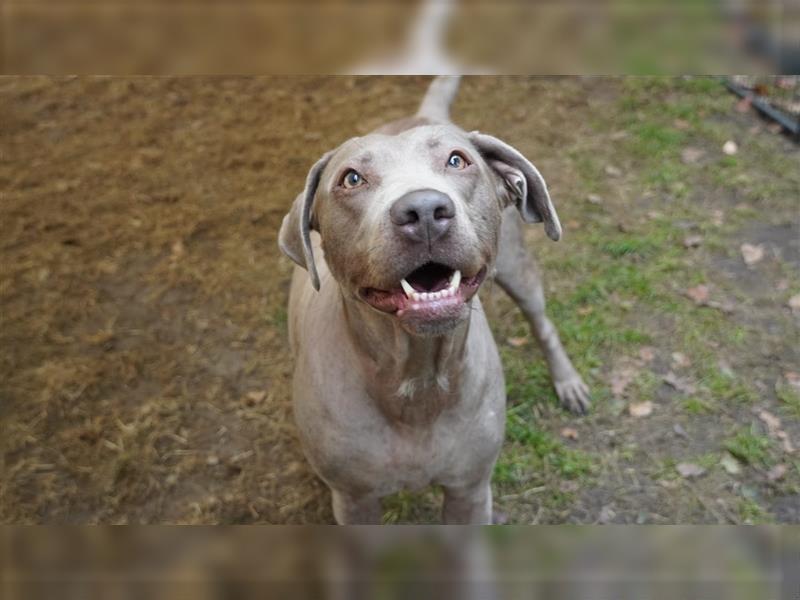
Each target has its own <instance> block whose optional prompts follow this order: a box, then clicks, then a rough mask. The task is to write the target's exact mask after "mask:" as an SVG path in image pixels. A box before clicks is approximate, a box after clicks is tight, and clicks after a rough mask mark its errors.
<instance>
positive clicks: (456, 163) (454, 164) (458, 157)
mask: <svg viewBox="0 0 800 600" xmlns="http://www.w3.org/2000/svg"><path fill="white" fill-rule="evenodd" d="M467 165H469V163H468V162H467V159H466V158H464V155H463V154H461V152H453V153H452V154H451V155H450V158H448V159H447V166H448V167H450V168H452V169H464V168H466V167H467Z"/></svg>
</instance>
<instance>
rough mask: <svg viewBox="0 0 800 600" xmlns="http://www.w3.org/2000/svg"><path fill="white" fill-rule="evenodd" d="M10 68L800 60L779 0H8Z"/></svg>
mask: <svg viewBox="0 0 800 600" xmlns="http://www.w3.org/2000/svg"><path fill="white" fill-rule="evenodd" d="M0 65H2V70H3V72H5V73H49V74H57V73H60V74H73V73H106V74H137V73H138V74H145V73H147V74H206V73H231V74H236V73H273V74H275V73H342V72H358V73H381V74H390V73H413V74H421V73H444V72H459V73H483V72H495V73H517V74H523V73H553V74H556V73H557V74H568V73H569V74H585V73H647V74H658V73H673V74H676V73H778V74H792V73H797V72H798V71H800V7H798V4H797V3H796V2H783V1H782V0H767V1H762V0H700V1H697V0H679V1H666V0H658V1H655V0H649V1H646V2H628V1H622V0H603V1H601V2H577V1H570V2H549V1H532V0H502V1H500V2H496V1H493V0H492V1H487V0H405V1H404V2H387V1H382V0H379V1H372V2H370V1H363V0H305V1H302V2H280V1H274V0H263V1H257V0H256V1H247V2H222V1H214V0H211V1H193V0H189V1H182V2H166V1H158V0H154V1H149V2H125V1H122V2H116V1H115V2H93V1H87V0H67V1H63V0H37V1H35V2H31V1H30V0H6V2H5V3H4V7H3V44H2V62H0Z"/></svg>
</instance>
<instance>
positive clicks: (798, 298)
mask: <svg viewBox="0 0 800 600" xmlns="http://www.w3.org/2000/svg"><path fill="white" fill-rule="evenodd" d="M788 304H789V308H791V309H792V312H800V294H795V295H794V296H792V297H791V298H789V303H788Z"/></svg>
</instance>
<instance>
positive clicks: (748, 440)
mask: <svg viewBox="0 0 800 600" xmlns="http://www.w3.org/2000/svg"><path fill="white" fill-rule="evenodd" d="M770 446H771V442H770V440H769V438H767V437H764V436H763V435H760V434H758V433H757V432H756V431H755V428H752V427H751V429H750V431H743V430H742V431H739V432H738V433H737V434H736V435H734V436H733V437H731V438H728V439H727V440H725V442H724V448H725V449H726V450H727V451H728V452H730V453H731V454H732V455H733V456H735V457H736V458H738V459H739V460H740V461H742V462H744V463H747V464H749V465H766V464H768V462H769V457H770V456H769V450H770Z"/></svg>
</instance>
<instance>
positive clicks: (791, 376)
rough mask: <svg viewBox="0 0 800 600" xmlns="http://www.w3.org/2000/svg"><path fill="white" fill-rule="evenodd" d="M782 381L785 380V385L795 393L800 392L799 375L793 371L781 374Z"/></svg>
mask: <svg viewBox="0 0 800 600" xmlns="http://www.w3.org/2000/svg"><path fill="white" fill-rule="evenodd" d="M783 377H784V379H786V383H788V384H789V385H790V386H792V387H793V388H794V389H796V390H797V391H800V373H795V372H794V371H786V372H785V373H784V374H783Z"/></svg>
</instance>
